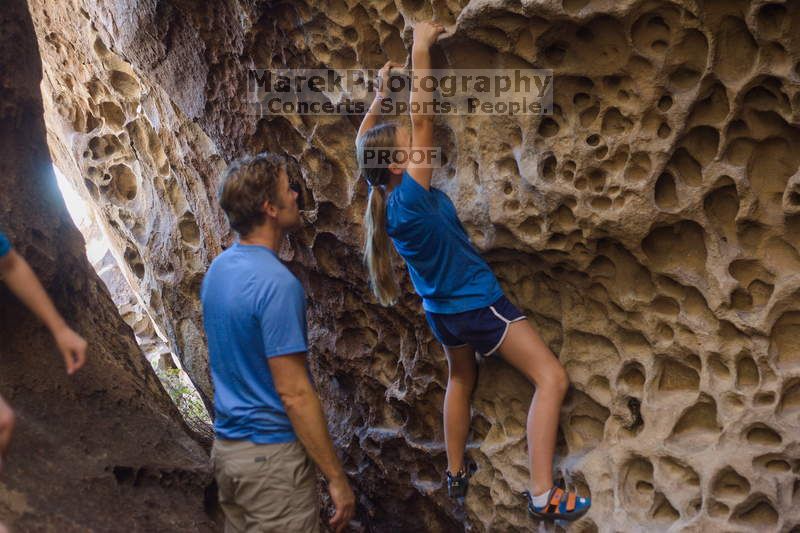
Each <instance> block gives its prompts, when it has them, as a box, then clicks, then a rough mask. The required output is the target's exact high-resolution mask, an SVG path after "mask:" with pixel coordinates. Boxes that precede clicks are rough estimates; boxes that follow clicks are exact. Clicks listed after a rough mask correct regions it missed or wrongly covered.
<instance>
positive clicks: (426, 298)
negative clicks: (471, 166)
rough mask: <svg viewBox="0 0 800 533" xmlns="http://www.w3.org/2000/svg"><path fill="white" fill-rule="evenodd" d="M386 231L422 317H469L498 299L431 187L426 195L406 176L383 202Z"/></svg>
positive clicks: (495, 286)
mask: <svg viewBox="0 0 800 533" xmlns="http://www.w3.org/2000/svg"><path fill="white" fill-rule="evenodd" d="M386 230H387V233H388V234H389V237H391V239H392V242H394V246H395V248H396V249H397V252H398V253H399V254H400V256H401V257H402V258H403V259H405V261H406V264H407V265H408V272H409V274H410V276H411V282H412V283H413V284H414V288H415V289H416V291H417V293H418V294H419V295H420V296H421V297H422V307H423V308H424V309H425V310H426V311H430V312H431V313H442V314H454V313H461V312H464V311H472V310H474V309H480V308H482V307H488V306H490V305H492V304H493V303H494V302H495V301H497V299H498V298H500V297H501V296H502V295H503V289H502V288H501V287H500V284H499V283H498V282H497V278H496V277H495V275H494V273H493V272H492V269H491V268H490V267H489V265H488V264H487V263H486V261H484V259H483V258H482V257H481V256H480V254H479V253H478V251H477V250H476V249H475V247H474V246H473V245H472V242H470V240H469V236H467V232H466V231H465V230H464V226H462V225H461V221H460V220H459V219H458V214H457V213H456V208H455V206H454V205H453V202H451V201H450V198H448V197H447V195H446V194H445V193H444V192H442V191H440V190H439V189H436V188H434V187H431V188H430V190H426V189H425V187H423V186H422V185H420V184H419V183H417V182H416V181H415V180H414V178H412V177H411V175H410V174H409V173H408V172H407V171H403V176H402V180H401V182H400V184H399V185H397V186H396V187H395V188H394V189H393V190H392V192H391V193H390V194H389V198H388V199H387V201H386Z"/></svg>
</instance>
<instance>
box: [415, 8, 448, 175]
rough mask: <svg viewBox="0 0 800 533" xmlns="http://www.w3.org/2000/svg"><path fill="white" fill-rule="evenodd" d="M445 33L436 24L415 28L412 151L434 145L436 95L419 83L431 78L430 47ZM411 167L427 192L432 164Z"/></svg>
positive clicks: (423, 23)
mask: <svg viewBox="0 0 800 533" xmlns="http://www.w3.org/2000/svg"><path fill="white" fill-rule="evenodd" d="M443 32H444V26H442V25H441V24H438V23H435V22H420V23H419V24H417V26H416V27H415V28H414V44H413V46H412V48H411V69H412V89H411V97H410V99H409V104H410V107H411V148H412V149H414V150H427V149H428V148H430V147H431V146H432V144H433V113H432V104H433V93H432V92H431V91H425V90H423V89H422V87H421V86H420V80H421V79H422V78H424V77H425V76H428V75H430V70H431V51H430V50H431V46H432V45H433V43H434V42H436V38H437V37H438V36H439V35H440V34H441V33H443ZM411 160H413V158H410V161H409V164H408V168H407V170H408V173H409V175H410V176H411V177H412V178H414V181H416V182H417V183H419V184H420V185H421V186H423V187H424V188H425V189H430V186H431V171H432V169H431V166H430V164H425V163H423V164H415V163H413V162H411Z"/></svg>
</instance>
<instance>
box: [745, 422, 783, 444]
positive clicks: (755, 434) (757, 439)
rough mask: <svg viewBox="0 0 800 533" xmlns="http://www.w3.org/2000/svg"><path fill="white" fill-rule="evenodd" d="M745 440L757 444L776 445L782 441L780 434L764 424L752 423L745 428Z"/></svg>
mask: <svg viewBox="0 0 800 533" xmlns="http://www.w3.org/2000/svg"><path fill="white" fill-rule="evenodd" d="M745 437H746V439H747V442H749V443H750V444H753V445H757V446H778V445H779V444H780V443H781V442H783V437H781V436H780V434H779V433H778V432H777V431H775V430H774V429H772V428H771V427H769V426H767V425H766V424H754V425H753V426H751V427H750V428H749V429H747V430H745Z"/></svg>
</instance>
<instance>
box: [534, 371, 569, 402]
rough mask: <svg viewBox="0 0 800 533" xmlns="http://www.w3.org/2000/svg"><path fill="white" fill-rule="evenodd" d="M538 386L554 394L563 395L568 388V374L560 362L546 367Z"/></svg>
mask: <svg viewBox="0 0 800 533" xmlns="http://www.w3.org/2000/svg"><path fill="white" fill-rule="evenodd" d="M538 386H539V387H542V388H546V389H548V390H549V391H551V392H552V393H554V394H558V395H561V396H564V395H565V394H566V393H567V389H568V388H569V375H567V371H566V370H564V367H563V366H561V365H560V364H557V365H553V366H552V367H551V368H550V369H548V371H547V373H546V374H545V375H544V377H543V379H542V383H539V384H538Z"/></svg>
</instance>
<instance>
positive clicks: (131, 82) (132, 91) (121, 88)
mask: <svg viewBox="0 0 800 533" xmlns="http://www.w3.org/2000/svg"><path fill="white" fill-rule="evenodd" d="M108 82H109V84H110V85H111V87H113V88H114V90H115V91H117V92H118V93H119V94H120V95H121V96H123V97H124V98H129V99H136V98H139V95H140V94H141V87H140V86H139V82H138V81H136V78H134V77H133V76H131V75H130V74H128V73H126V72H122V71H121V70H112V71H111V72H109V74H108Z"/></svg>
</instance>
